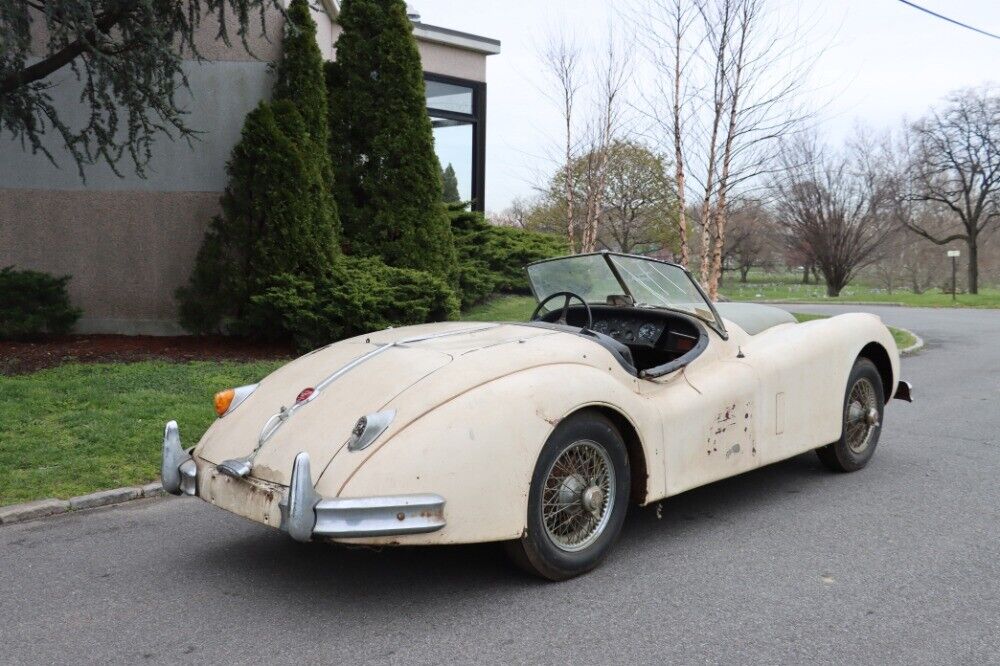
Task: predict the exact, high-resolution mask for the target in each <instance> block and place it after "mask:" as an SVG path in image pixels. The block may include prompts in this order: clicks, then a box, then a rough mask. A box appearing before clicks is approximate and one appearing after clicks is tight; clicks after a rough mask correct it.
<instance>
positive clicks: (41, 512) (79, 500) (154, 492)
mask: <svg viewBox="0 0 1000 666" xmlns="http://www.w3.org/2000/svg"><path fill="white" fill-rule="evenodd" d="M164 494H165V493H164V492H163V486H162V485H161V484H160V483H147V484H146V485H144V486H125V487H123V488H112V489H110V490H99V491H97V492H93V493H88V494H86V495H78V496H77V497H70V498H69V499H66V500H61V499H57V498H55V497H48V498H45V499H40V500H32V501H31V502H23V503H21V504H8V505H7V506H0V526H2V525H13V524H15V523H25V522H28V521H29V520H37V519H39V518H47V517H48V516H54V515H57V514H60V513H69V512H71V511H72V512H76V511H86V510H87V509H96V508H98V507H102V506H112V505H115V504H124V503H125V502H131V501H134V500H137V499H144V498H148V497H160V496H162V495H164Z"/></svg>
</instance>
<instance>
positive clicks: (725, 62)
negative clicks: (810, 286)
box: [634, 0, 824, 298]
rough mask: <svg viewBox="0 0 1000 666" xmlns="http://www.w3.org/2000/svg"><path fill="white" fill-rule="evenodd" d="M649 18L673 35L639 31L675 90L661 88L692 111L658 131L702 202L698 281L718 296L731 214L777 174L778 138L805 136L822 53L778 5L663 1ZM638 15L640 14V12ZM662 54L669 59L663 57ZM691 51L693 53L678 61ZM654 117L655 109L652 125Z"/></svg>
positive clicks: (763, 0) (688, 188) (748, 0)
mask: <svg viewBox="0 0 1000 666" xmlns="http://www.w3.org/2000/svg"><path fill="white" fill-rule="evenodd" d="M685 8H693V10H690V11H693V12H694V15H695V17H696V20H694V21H692V22H689V23H685V22H684V21H685V17H687V16H689V14H685ZM652 12H653V13H654V14H658V15H659V17H658V18H656V19H654V20H652V21H649V23H650V24H652V25H655V26H658V27H661V28H662V32H663V33H664V34H667V35H668V37H661V36H660V35H658V34H655V32H654V31H653V29H651V28H649V29H645V30H643V31H641V32H640V34H641V35H643V36H644V40H645V42H646V43H647V44H648V48H647V51H649V52H651V53H652V54H653V56H654V57H653V64H654V65H655V68H656V72H657V74H658V76H659V78H660V79H661V80H665V81H667V82H668V83H669V87H668V86H667V85H665V84H664V83H663V82H662V81H661V82H660V84H659V85H658V90H661V91H664V90H667V91H669V98H670V99H672V100H681V99H682V98H683V100H684V103H686V104H687V106H688V108H689V111H688V113H687V115H683V117H682V113H683V112H676V110H675V109H671V111H675V112H674V113H672V114H671V115H670V120H669V121H666V122H663V121H659V122H656V123H654V124H655V125H656V127H658V128H660V130H661V132H662V131H663V130H669V133H667V132H663V133H664V134H667V135H668V136H669V141H668V142H669V143H671V144H672V145H673V147H674V148H675V150H676V149H677V148H678V147H680V146H682V147H683V152H682V153H680V155H681V158H682V159H683V168H684V175H685V180H684V188H683V190H684V192H683V194H684V199H683V200H684V202H685V203H686V202H687V194H688V193H694V195H695V196H696V197H697V206H696V209H697V211H698V215H697V217H696V218H695V219H694V222H695V223H696V225H697V227H698V229H699V236H700V242H699V246H700V247H699V253H698V254H699V259H700V269H699V277H700V279H701V282H702V283H703V285H704V286H705V288H706V290H707V291H708V292H709V295H710V296H711V297H712V298H716V297H717V294H718V280H719V279H720V277H721V274H722V270H723V263H724V256H725V250H726V245H727V244H726V222H727V211H728V209H729V207H730V205H731V202H732V201H734V200H735V199H737V198H738V197H739V196H741V195H742V194H748V193H750V192H752V190H753V189H755V188H757V187H760V185H761V184H762V183H763V182H764V181H766V176H769V175H770V174H771V173H772V172H773V171H774V169H776V168H778V167H779V160H778V159H777V153H778V149H779V145H780V140H781V139H782V138H784V137H788V136H791V135H794V134H795V133H797V132H799V131H801V130H802V129H803V127H804V126H805V124H806V123H807V121H808V120H809V119H810V118H811V116H812V111H811V110H810V109H808V108H807V107H806V106H805V105H804V104H803V98H804V96H803V95H802V93H803V92H804V90H805V86H806V84H807V81H808V80H809V77H808V75H809V72H810V70H811V68H812V66H813V64H814V63H815V61H816V59H817V58H819V57H820V55H821V54H822V53H823V51H824V48H823V45H822V44H820V45H817V44H816V43H815V40H810V39H809V36H808V34H806V31H805V30H804V29H803V26H802V25H801V24H800V23H799V22H798V21H797V20H788V19H787V17H785V16H782V15H780V14H779V3H775V2H769V1H768V0H657V1H656V2H655V3H654V6H653V9H652ZM649 13H650V12H649V10H648V9H647V11H646V14H649ZM634 15H635V16H636V17H637V18H638V17H641V16H642V15H643V12H642V11H640V10H638V9H637V10H636V11H635V12H634ZM681 28H683V29H681ZM678 35H679V36H678ZM657 50H658V51H659V52H664V53H667V54H668V55H670V56H671V58H667V57H663V56H659V57H658V55H657V53H658V51H657ZM687 52H693V53H694V54H695V56H694V57H690V58H688V59H682V58H679V57H678V55H677V54H678V53H687ZM678 79H681V80H682V81H683V83H680V84H678ZM681 91H687V92H688V93H689V94H688V96H687V97H686V98H685V97H684V96H683V95H682V92H681ZM657 113H658V111H657V107H655V105H652V108H651V110H650V112H649V114H650V115H651V116H654V120H658V118H657V117H656V114H657ZM675 154H676V152H675ZM679 180H680V179H678V181H679Z"/></svg>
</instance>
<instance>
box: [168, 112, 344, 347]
mask: <svg viewBox="0 0 1000 666" xmlns="http://www.w3.org/2000/svg"><path fill="white" fill-rule="evenodd" d="M308 137H309V135H308V133H307V131H306V125H305V122H304V121H303V119H302V115H301V114H300V113H299V111H298V109H297V108H296V107H295V105H294V104H292V102H290V101H288V100H278V101H276V102H274V103H273V104H268V103H266V102H261V103H260V105H259V106H258V107H257V108H256V109H254V110H253V111H251V112H250V113H249V114H247V117H246V120H245V121H244V124H243V132H242V135H241V138H240V142H239V143H238V144H236V147H235V148H234V149H233V155H232V158H231V159H230V161H229V164H228V166H227V172H228V173H229V185H228V186H227V187H226V191H225V193H224V194H223V196H222V199H221V203H222V215H221V216H217V217H216V218H215V219H214V220H213V221H212V224H211V226H210V227H209V230H208V233H207V234H206V236H205V240H204V242H203V243H202V247H201V250H200V251H199V252H198V257H197V259H196V262H195V269H194V272H193V274H192V276H191V280H190V282H189V284H188V286H187V287H184V288H182V289H180V290H179V291H178V298H179V299H180V301H181V323H182V324H184V326H185V327H186V328H188V329H189V330H192V331H195V332H213V331H225V330H235V331H240V330H242V328H243V327H241V323H242V322H243V318H244V316H245V315H246V312H247V306H248V304H249V303H250V300H251V298H252V297H253V296H254V295H255V294H257V293H259V292H261V291H262V290H264V289H266V288H267V287H268V286H269V284H270V283H271V282H272V280H273V277H274V276H275V275H294V276H301V277H305V278H310V277H313V276H317V275H322V274H323V273H324V272H326V271H328V270H329V269H330V267H331V266H332V265H333V262H334V260H335V258H336V256H337V254H338V253H337V248H336V246H335V244H334V242H333V238H334V236H333V233H332V230H331V229H332V220H331V219H330V209H329V207H328V206H327V205H325V204H324V202H323V200H322V199H321V198H319V197H317V196H316V192H318V191H321V190H322V189H324V183H323V181H322V179H321V174H320V170H319V169H318V168H317V165H316V162H315V161H314V160H313V158H312V151H311V150H310V149H309V148H308V147H309V146H310V145H311V143H310V141H309V138H308Z"/></svg>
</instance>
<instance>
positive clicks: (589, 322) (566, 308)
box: [531, 291, 594, 328]
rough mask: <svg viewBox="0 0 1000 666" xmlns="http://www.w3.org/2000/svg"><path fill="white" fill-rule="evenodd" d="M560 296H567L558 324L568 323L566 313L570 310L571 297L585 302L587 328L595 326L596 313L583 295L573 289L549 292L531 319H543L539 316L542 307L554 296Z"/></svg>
mask: <svg viewBox="0 0 1000 666" xmlns="http://www.w3.org/2000/svg"><path fill="white" fill-rule="evenodd" d="M559 296H563V297H565V298H566V300H565V301H564V302H563V306H562V311H561V312H560V313H559V319H557V320H556V323H557V324H562V325H564V326H565V325H566V313H567V312H568V311H569V302H570V300H571V299H574V298H575V299H576V300H578V301H580V302H581V303H583V307H584V309H585V310H586V311H587V326H586V328H593V326H594V313H593V312H591V311H590V306H589V305H588V304H587V301H585V300H583V297H582V296H580V295H579V294H574V293H573V292H572V291H557V292H556V293H554V294H549V295H548V296H546V297H545V298H544V299H543V300H542V301H541V302H540V303H539V304H538V305H537V306H536V307H535V311H534V312H532V313H531V321H537V320H539V319H541V317H539V316H538V313H540V312H541V311H542V308H544V307H545V304H546V303H548V302H549V301H551V300H552V299H553V298H558V297H559Z"/></svg>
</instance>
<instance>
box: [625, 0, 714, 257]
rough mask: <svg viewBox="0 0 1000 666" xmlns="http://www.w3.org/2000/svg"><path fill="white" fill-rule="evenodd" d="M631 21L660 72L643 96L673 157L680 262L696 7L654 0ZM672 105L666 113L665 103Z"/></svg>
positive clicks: (686, 1)
mask: <svg viewBox="0 0 1000 666" xmlns="http://www.w3.org/2000/svg"><path fill="white" fill-rule="evenodd" d="M635 14H636V16H635V17H634V18H633V23H634V24H635V25H636V26H637V27H639V28H641V31H640V33H641V34H642V36H643V40H642V41H643V43H644V45H645V46H646V50H647V52H648V54H649V56H650V58H651V60H652V62H653V65H654V67H655V68H656V71H657V72H658V74H659V76H658V77H657V79H656V82H655V84H656V85H655V88H654V91H653V94H652V95H650V96H649V97H648V98H646V99H644V106H645V110H646V115H647V116H648V117H649V119H650V120H652V121H653V123H654V124H655V125H656V126H657V127H658V129H659V131H660V132H661V133H662V135H663V136H666V137H668V138H669V139H668V141H667V142H665V143H668V144H669V145H670V147H671V149H672V153H673V156H674V184H675V186H676V196H677V211H676V215H677V222H676V225H677V236H678V238H679V239H680V252H679V255H680V256H679V261H680V263H681V265H682V266H688V265H689V264H690V262H691V246H690V244H689V242H688V219H687V215H688V211H687V189H686V188H687V170H686V160H685V148H684V139H685V135H686V132H685V125H686V122H687V117H688V116H689V115H690V113H691V109H690V106H691V105H690V104H689V102H690V101H691V99H692V95H691V92H690V87H689V84H690V82H689V77H688V76H687V75H686V73H687V68H688V67H690V66H691V65H690V61H691V59H692V58H694V57H696V55H697V52H698V48H697V46H698V45H697V44H691V43H689V42H690V41H691V40H690V34H691V31H692V24H693V23H694V22H695V21H696V20H697V18H698V12H697V10H696V9H695V6H694V3H693V2H692V1H691V0H652V8H650V7H648V6H647V5H646V4H645V3H644V4H642V5H640V6H639V7H638V8H637V10H636V12H635ZM664 103H665V104H666V106H667V107H668V108H667V110H666V111H665V112H664V111H663V109H662V108H661V104H664Z"/></svg>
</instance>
